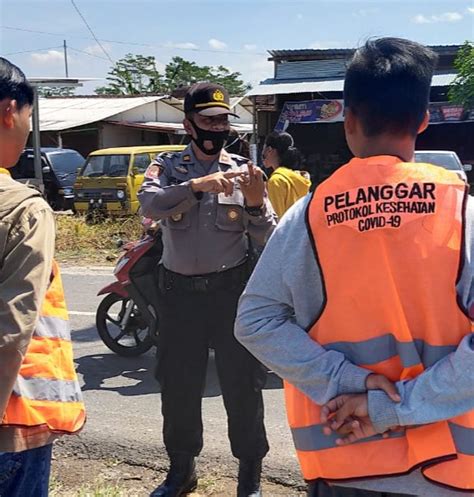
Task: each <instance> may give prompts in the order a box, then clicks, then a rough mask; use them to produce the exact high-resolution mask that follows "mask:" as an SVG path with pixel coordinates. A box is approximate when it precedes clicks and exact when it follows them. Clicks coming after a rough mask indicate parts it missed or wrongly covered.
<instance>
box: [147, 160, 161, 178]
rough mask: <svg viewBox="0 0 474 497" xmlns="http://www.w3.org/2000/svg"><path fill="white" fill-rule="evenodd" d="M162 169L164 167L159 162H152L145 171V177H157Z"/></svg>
mask: <svg viewBox="0 0 474 497" xmlns="http://www.w3.org/2000/svg"><path fill="white" fill-rule="evenodd" d="M163 171H164V167H163V166H162V165H161V164H158V163H156V162H152V163H151V164H150V165H149V166H148V168H147V170H146V171H145V178H148V179H157V178H158V177H159V176H160V175H161V173H162V172H163Z"/></svg>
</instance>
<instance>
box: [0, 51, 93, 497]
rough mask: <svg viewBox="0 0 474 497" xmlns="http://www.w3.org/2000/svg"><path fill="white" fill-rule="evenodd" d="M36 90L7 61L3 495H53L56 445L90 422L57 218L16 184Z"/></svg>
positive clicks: (1, 194)
mask: <svg viewBox="0 0 474 497" xmlns="http://www.w3.org/2000/svg"><path fill="white" fill-rule="evenodd" d="M32 107H33V89H32V87H31V86H30V85H29V83H28V82H27V80H26V78H25V75H24V74H23V73H22V71H21V70H20V69H19V68H18V67H16V66H14V65H13V64H11V63H10V62H9V61H8V60H6V59H3V58H0V165H1V166H2V168H0V496H2V497H45V496H47V495H48V486H49V474H50V469H51V454H52V442H53V440H54V439H56V438H58V437H59V436H61V435H63V434H70V433H77V432H78V431H79V430H80V429H81V428H82V426H83V424H84V421H85V412H84V404H83V403H82V396H81V391H80V388H79V383H78V380H77V376H76V372H75V369H74V362H73V353H72V345H71V337H70V330H69V323H68V315H67V310H66V304H65V302H64V294H63V288H62V283H61V276H60V274H59V268H58V266H57V265H56V263H55V262H54V260H53V254H54V239H55V222H54V217H53V213H52V211H51V208H50V207H49V206H48V204H47V203H46V202H45V200H44V199H43V197H42V195H41V193H40V192H39V191H37V190H36V189H33V188H29V187H28V186H26V185H23V184H21V183H18V182H16V181H14V180H13V179H12V178H11V177H10V174H9V172H8V168H10V167H12V166H14V165H15V164H16V162H17V161H18V159H19V157H20V154H21V152H22V151H23V148H24V146H25V143H26V140H27V138H28V133H29V131H30V117H31V111H32Z"/></svg>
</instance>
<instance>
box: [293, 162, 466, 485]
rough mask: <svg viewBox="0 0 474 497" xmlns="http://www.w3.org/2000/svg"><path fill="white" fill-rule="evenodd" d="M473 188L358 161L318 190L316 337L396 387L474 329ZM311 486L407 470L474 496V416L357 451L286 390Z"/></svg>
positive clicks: (311, 218) (402, 166) (416, 167)
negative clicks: (470, 266) (472, 307)
mask: <svg viewBox="0 0 474 497" xmlns="http://www.w3.org/2000/svg"><path fill="white" fill-rule="evenodd" d="M466 190H467V189H466V185H465V184H464V183H463V182H462V181H460V180H459V179H458V178H457V177H456V176H455V175H454V174H453V173H451V172H448V171H446V170H444V169H442V168H440V167H436V166H432V165H429V164H411V163H401V162H400V160H399V159H397V158H395V157H389V156H380V157H371V158H368V159H353V160H352V161H351V162H349V163H348V164H347V165H346V166H344V167H342V168H341V169H339V170H338V171H336V172H335V173H334V175H333V176H332V177H330V178H329V179H328V180H327V181H325V182H324V183H322V184H321V185H320V186H319V187H318V188H317V189H316V191H315V194H314V196H313V198H312V199H311V201H310V204H309V207H308V213H307V216H308V217H307V220H308V229H309V232H310V238H311V239H312V240H313V242H314V247H315V252H316V254H317V255H316V257H317V260H318V263H319V266H320V268H321V273H322V279H323V284H324V289H325V297H326V299H325V305H324V307H323V310H322V311H321V314H320V316H319V317H318V319H317V321H316V322H315V324H314V325H313V326H312V327H311V329H310V330H309V335H310V336H311V338H312V339H313V340H315V341H317V342H318V343H319V344H321V345H323V346H324V347H325V348H326V349H329V350H337V351H340V352H342V353H343V354H344V355H345V356H346V357H347V359H349V360H350V361H351V362H352V363H354V364H357V365H359V366H362V367H364V368H367V369H369V370H371V371H374V372H376V373H380V374H384V375H385V376H387V377H388V378H390V379H391V380H392V381H398V380H404V379H410V378H414V377H416V376H417V375H419V374H420V373H421V372H422V371H424V369H425V368H427V367H429V366H430V365H432V364H433V363H435V362H436V361H438V360H439V359H441V358H442V357H444V356H445V355H447V354H449V353H450V352H452V351H453V350H455V349H456V347H457V345H458V344H459V342H460V341H461V340H462V338H463V337H464V336H465V335H467V334H469V333H470V332H471V321H470V319H469V317H468V315H467V310H466V309H463V308H462V307H461V304H460V303H459V302H458V300H457V294H456V282H457V280H458V278H459V277H460V273H461V271H460V269H461V267H462V263H463V249H464V244H463V236H464V226H463V220H464V210H465V202H466V199H467V191H466ZM285 396H286V405H287V412H288V418H289V423H290V428H291V431H292V434H293V439H294V443H295V446H296V450H297V454H298V458H299V461H300V465H301V468H302V472H303V476H304V478H305V479H307V480H314V479H318V478H323V479H335V480H337V479H344V478H361V477H370V476H379V475H396V474H401V473H406V472H408V471H410V470H412V469H413V468H415V467H417V466H419V465H421V466H422V472H423V474H424V476H425V477H426V478H428V479H430V480H432V481H434V482H437V483H441V484H445V485H449V486H451V487H454V488H457V489H474V411H473V412H469V413H466V414H464V415H462V416H459V417H456V418H454V419H450V420H448V421H442V422H437V423H433V424H429V425H423V426H415V427H409V428H406V429H405V430H404V431H403V432H389V434H388V437H387V438H384V437H382V436H381V435H376V436H374V437H371V438H369V439H366V440H365V441H361V442H359V443H356V444H352V445H349V446H342V447H340V446H337V445H336V443H335V440H336V438H337V436H335V435H334V436H326V435H324V434H323V432H322V426H321V424H320V407H319V406H318V405H317V404H315V403H314V402H313V401H312V400H310V399H309V398H308V397H307V396H305V395H304V394H303V393H301V392H300V391H299V390H298V389H296V388H295V387H293V386H292V385H290V384H288V383H286V384H285Z"/></svg>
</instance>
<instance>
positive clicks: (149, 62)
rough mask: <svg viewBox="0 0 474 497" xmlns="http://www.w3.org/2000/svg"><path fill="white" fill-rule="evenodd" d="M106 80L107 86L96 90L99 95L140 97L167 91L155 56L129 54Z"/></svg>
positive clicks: (111, 71) (112, 70)
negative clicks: (145, 94)
mask: <svg viewBox="0 0 474 497" xmlns="http://www.w3.org/2000/svg"><path fill="white" fill-rule="evenodd" d="M106 79H107V81H108V85H107V86H101V87H99V88H96V89H95V92H96V93H97V94H98V95H140V94H144V93H162V92H163V91H164V89H165V87H164V85H163V76H162V75H161V74H160V73H159V72H158V70H157V68H156V60H155V57H153V56H143V55H133V54H127V55H125V57H124V58H123V59H120V60H118V61H117V62H116V63H115V66H114V67H112V69H111V70H110V71H109V74H108V76H107V78H106Z"/></svg>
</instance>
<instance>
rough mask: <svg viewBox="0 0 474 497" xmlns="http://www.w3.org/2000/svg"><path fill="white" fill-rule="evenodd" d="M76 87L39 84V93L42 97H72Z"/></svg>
mask: <svg viewBox="0 0 474 497" xmlns="http://www.w3.org/2000/svg"><path fill="white" fill-rule="evenodd" d="M74 91H75V89H74V88H71V87H70V86H39V87H38V95H39V96H40V97H72V95H74Z"/></svg>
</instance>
